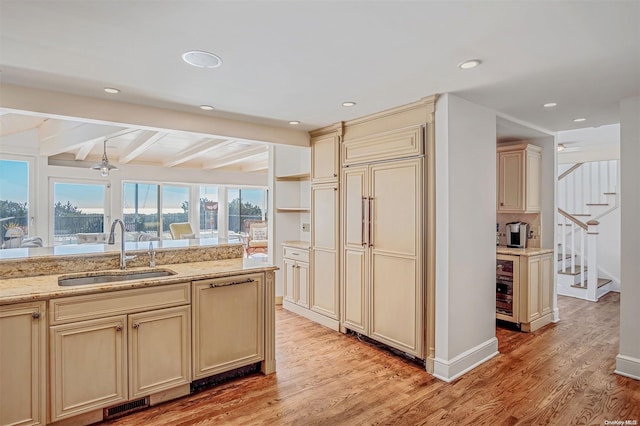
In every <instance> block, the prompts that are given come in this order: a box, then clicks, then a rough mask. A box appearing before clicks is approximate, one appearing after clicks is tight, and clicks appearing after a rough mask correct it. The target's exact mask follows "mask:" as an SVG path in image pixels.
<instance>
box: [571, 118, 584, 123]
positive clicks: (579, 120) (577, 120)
mask: <svg viewBox="0 0 640 426" xmlns="http://www.w3.org/2000/svg"><path fill="white" fill-rule="evenodd" d="M573 121H575V122H576V123H580V122H583V121H587V119H586V118H574V119H573Z"/></svg>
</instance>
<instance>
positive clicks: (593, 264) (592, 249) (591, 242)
mask: <svg viewBox="0 0 640 426" xmlns="http://www.w3.org/2000/svg"><path fill="white" fill-rule="evenodd" d="M599 224H600V222H598V221H597V220H590V221H589V222H587V226H588V229H587V245H588V252H587V255H588V256H589V263H588V265H589V268H588V269H587V300H591V301H593V302H596V301H597V300H598V299H597V297H596V292H597V291H598V225H599Z"/></svg>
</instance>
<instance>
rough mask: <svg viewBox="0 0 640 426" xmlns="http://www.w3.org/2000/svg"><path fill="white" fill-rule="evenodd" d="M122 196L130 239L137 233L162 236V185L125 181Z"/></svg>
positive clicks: (126, 227) (125, 221) (123, 212)
mask: <svg viewBox="0 0 640 426" xmlns="http://www.w3.org/2000/svg"><path fill="white" fill-rule="evenodd" d="M122 198H123V200H122V217H123V219H124V225H125V230H126V231H127V238H128V239H130V240H131V239H134V235H136V234H137V233H145V234H150V235H152V236H154V237H157V236H161V232H162V230H161V229H160V222H159V220H158V218H159V217H160V185H155V184H149V183H130V182H125V183H124V184H123V188H122ZM169 238H171V237H169Z"/></svg>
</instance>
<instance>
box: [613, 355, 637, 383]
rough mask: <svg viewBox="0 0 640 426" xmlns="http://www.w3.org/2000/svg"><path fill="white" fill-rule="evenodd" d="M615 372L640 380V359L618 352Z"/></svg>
mask: <svg viewBox="0 0 640 426" xmlns="http://www.w3.org/2000/svg"><path fill="white" fill-rule="evenodd" d="M614 373H616V374H619V375H621V376H625V377H630V378H632V379H636V380H640V359H638V358H632V357H630V356H625V355H620V354H618V356H617V357H616V369H615V371H614Z"/></svg>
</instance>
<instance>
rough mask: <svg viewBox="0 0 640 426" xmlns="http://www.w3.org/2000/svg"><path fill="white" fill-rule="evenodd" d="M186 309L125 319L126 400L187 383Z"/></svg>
mask: <svg viewBox="0 0 640 426" xmlns="http://www.w3.org/2000/svg"><path fill="white" fill-rule="evenodd" d="M190 314H191V311H190V309H189V306H179V307H176V308H168V309H160V310H157V311H151V312H143V313H138V314H134V315H129V337H128V340H129V398H130V399H134V398H138V397H142V396H146V395H150V394H152V393H155V392H159V391H162V390H166V389H171V388H174V387H176V386H180V385H183V384H187V383H189V382H190V381H191V380H190V379H191V358H190V353H191V351H190V348H191V318H190Z"/></svg>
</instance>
